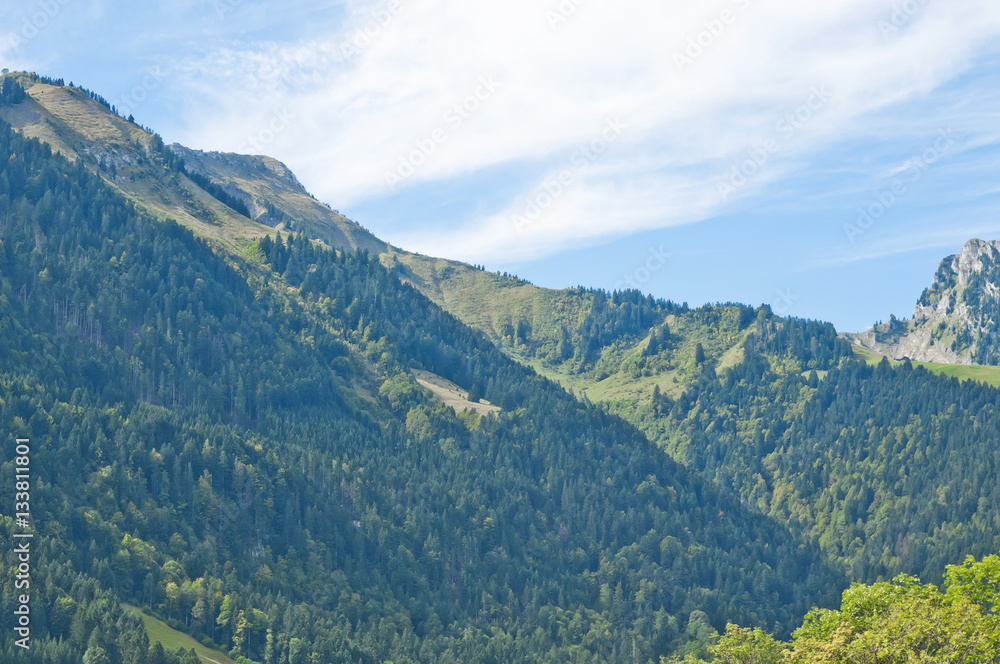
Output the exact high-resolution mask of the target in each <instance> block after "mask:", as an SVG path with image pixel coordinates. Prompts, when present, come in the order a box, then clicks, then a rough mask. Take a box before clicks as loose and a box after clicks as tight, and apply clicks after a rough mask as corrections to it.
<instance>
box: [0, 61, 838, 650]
mask: <svg viewBox="0 0 1000 664" xmlns="http://www.w3.org/2000/svg"><path fill="white" fill-rule="evenodd" d="M25 79H26V77H24V76H21V77H20V80H25ZM9 80H11V79H8V78H7V77H5V78H4V80H3V82H2V83H0V106H2V114H3V117H4V118H7V117H13V118H24V117H26V116H30V115H31V114H32V113H38V114H41V111H40V110H38V109H37V108H36V107H35V105H36V104H38V102H37V101H35V100H34V95H36V94H38V95H40V96H43V97H46V98H49V97H51V98H58V99H62V100H64V103H65V104H66V105H67V106H70V107H72V106H73V105H79V106H78V108H82V109H84V110H85V111H86V112H87V113H90V112H94V113H97V114H98V115H99V117H101V119H100V120H96V119H92V118H77V119H76V120H74V126H76V125H80V124H84V125H89V124H91V123H92V124H94V125H95V126H103V127H105V129H106V131H107V134H108V136H109V139H108V140H110V141H112V144H111V145H110V146H108V147H102V144H101V140H102V139H94V143H93V144H92V145H91V146H90V149H89V151H86V150H82V149H81V147H80V144H77V143H71V142H70V141H79V140H82V139H81V138H80V137H81V136H84V134H83V133H81V132H80V131H78V130H77V129H73V131H72V132H70V131H69V129H70V127H69V126H67V127H64V128H63V129H62V132H63V133H61V134H57V133H56V130H55V129H51V128H52V127H53V126H57V125H51V124H47V122H48V121H46V123H44V124H43V123H40V122H36V123H33V124H29V125H27V126H29V127H32V128H34V130H35V131H38V132H42V133H44V132H43V129H44V128H45V127H49V128H50V130H51V131H52V132H53V135H57V136H58V137H59V138H60V140H61V141H62V143H60V145H59V146H57V147H59V149H58V150H57V151H55V152H54V151H53V146H52V145H51V144H49V143H47V142H45V143H43V142H40V141H39V140H38V139H37V138H31V137H27V136H25V135H24V134H25V133H29V132H24V133H21V132H19V131H15V130H14V129H12V128H11V127H10V125H8V124H7V123H6V121H3V122H0V154H2V155H3V159H0V222H2V223H0V331H2V332H3V333H2V334H0V427H2V428H3V429H4V430H5V431H8V432H11V433H12V434H13V435H17V436H19V437H24V438H28V439H30V441H31V455H32V456H31V469H32V473H33V475H32V491H31V505H32V510H31V511H32V522H33V524H34V532H35V538H34V540H33V543H32V546H33V547H34V549H33V551H34V557H33V558H32V565H33V567H32V584H33V585H32V588H33V593H32V595H31V602H32V604H31V610H32V612H33V613H32V616H33V621H32V638H33V641H32V650H31V654H30V656H28V657H23V658H22V657H21V653H20V651H19V649H18V648H17V646H16V645H15V644H14V637H13V636H12V633H11V632H10V631H9V630H8V631H5V632H4V633H3V634H2V636H0V652H2V655H3V659H4V660H5V661H15V659H17V661H20V659H24V661H32V662H67V663H68V662H78V661H80V660H81V659H82V660H83V661H85V662H88V663H89V662H110V663H111V664H119V663H120V662H137V663H143V662H150V663H152V662H157V663H161V662H184V663H185V664H187V663H188V662H193V661H196V660H194V659H192V658H194V657H196V655H193V654H191V653H186V654H173V653H165V652H163V650H162V648H160V649H159V650H158V649H157V646H156V645H155V644H154V645H150V644H149V640H148V639H149V637H148V635H147V634H146V632H145V631H144V629H143V623H142V621H141V620H140V619H139V618H138V617H137V616H136V615H135V614H134V612H132V611H130V610H127V609H123V608H122V607H121V605H120V602H127V603H128V604H131V605H134V606H139V607H145V608H146V609H147V610H148V611H150V612H153V613H155V614H156V615H158V616H159V617H160V618H161V619H163V620H165V621H166V622H167V623H168V625H169V626H170V627H171V628H173V629H175V630H183V631H185V632H186V633H188V634H190V635H192V636H194V637H195V638H197V639H198V640H200V641H202V642H203V643H205V644H207V645H209V646H214V647H219V648H222V649H223V650H225V651H227V652H229V653H230V654H231V655H232V656H233V658H234V659H237V661H239V658H244V659H245V660H248V661H256V662H267V663H268V664H298V663H299V662H309V661H321V662H359V661H360V662H366V663H375V662H383V661H390V660H391V661H393V662H397V663H398V662H430V661H435V662H523V661H539V662H543V661H544V662H549V661H551V662H556V661H569V660H573V661H587V662H597V661H601V662H623V663H624V662H632V661H635V660H636V658H642V659H643V660H644V661H645V660H649V659H654V658H656V657H658V656H659V655H662V654H667V653H669V652H672V651H677V650H682V649H696V648H701V647H703V646H704V645H705V643H706V642H707V640H708V638H709V637H710V635H711V634H713V633H714V630H721V629H723V627H724V625H725V623H726V621H728V620H736V621H739V622H741V623H745V624H756V625H761V626H765V627H768V628H769V629H773V630H775V631H777V632H778V633H783V634H787V633H788V631H789V630H790V628H791V626H793V625H794V624H795V623H796V622H797V621H798V620H800V619H801V616H802V615H803V614H804V613H805V611H806V610H807V609H808V608H809V607H811V606H814V605H817V604H822V605H829V604H831V603H832V601H833V600H834V598H835V597H836V594H837V592H838V591H839V589H840V588H842V587H843V586H844V584H845V581H846V580H845V578H844V575H843V574H842V573H841V572H840V571H839V570H838V569H836V568H835V567H834V566H831V565H830V564H828V563H827V561H826V560H825V559H824V557H823V556H822V555H821V554H820V552H819V549H818V547H816V546H814V545H812V544H811V543H809V542H803V541H801V540H800V539H799V538H797V537H795V536H793V534H792V533H791V532H790V531H789V529H787V528H785V527H783V526H782V525H781V524H779V523H777V522H776V521H774V520H773V519H771V518H769V517H767V516H764V515H762V514H761V513H759V511H757V510H756V509H754V508H752V507H749V506H747V505H745V504H743V503H742V502H741V501H740V499H739V498H738V497H737V496H736V495H735V494H734V493H733V492H731V491H730V490H728V489H726V488H725V487H724V486H720V485H717V484H715V483H713V482H710V481H705V480H704V478H703V477H702V476H701V475H700V474H698V473H696V472H691V471H689V470H688V469H687V468H686V467H684V466H683V465H681V464H678V463H676V462H674V461H673V460H672V459H671V458H670V457H669V456H668V455H667V454H665V453H664V452H662V451H661V450H659V449H657V448H656V447H655V446H653V445H652V444H651V443H650V441H649V440H648V439H647V438H646V436H644V435H643V434H642V433H641V432H640V431H639V430H637V429H636V428H635V427H633V426H632V425H630V424H628V423H627V422H625V421H624V420H623V419H621V418H620V417H618V416H616V415H613V414H611V413H609V412H607V410H606V409H604V408H602V407H599V406H596V405H594V404H591V403H585V402H581V401H580V400H578V399H575V398H574V397H572V396H571V395H569V394H568V393H567V392H565V391H564V390H563V389H561V388H560V387H559V386H558V385H557V384H556V383H554V382H552V381H549V380H547V379H545V378H543V377H541V376H539V375H537V374H536V373H535V372H534V371H533V370H531V369H530V368H527V367H525V366H523V365H521V364H519V363H517V362H515V361H513V360H511V359H510V358H508V357H507V356H506V355H505V354H504V353H502V352H501V351H500V350H499V349H498V348H497V347H496V346H495V345H494V344H492V343H491V342H490V341H489V340H488V339H487V338H485V337H484V336H483V335H482V334H481V333H479V332H477V331H475V330H473V329H471V328H469V327H467V326H465V325H464V324H462V323H461V322H460V321H458V320H457V319H455V318H454V317H452V316H451V315H449V314H447V313H445V312H444V311H442V310H441V309H440V308H439V307H438V306H437V305H435V304H434V303H433V302H431V301H430V300H428V299H427V298H426V297H425V296H424V295H422V294H421V293H420V292H419V291H417V290H416V289H414V288H413V287H412V286H411V285H409V284H408V283H406V282H405V281H403V280H400V279H399V277H398V274H397V273H396V272H395V271H394V270H391V269H388V268H386V267H385V266H383V265H382V264H381V263H380V262H379V261H378V260H376V259H375V258H374V257H371V256H370V255H369V253H368V252H366V251H364V250H362V251H349V250H346V249H345V250H340V251H334V250H332V249H330V248H328V247H326V246H324V245H323V244H322V243H317V242H313V241H311V240H310V238H309V235H310V234H311V233H306V232H298V233H294V232H293V233H275V232H274V231H273V230H270V229H268V228H267V227H265V226H263V225H261V224H259V223H257V222H255V221H254V220H252V219H250V217H248V216H246V215H243V214H242V213H240V212H239V211H238V210H237V209H236V208H237V207H238V205H237V204H236V199H238V192H237V191H236V190H235V188H233V189H228V188H227V187H228V186H229V185H230V184H231V183H229V182H226V181H224V180H222V179H221V178H220V179H219V180H217V181H216V183H215V184H216V186H218V187H219V190H217V191H213V192H210V191H209V190H208V189H206V188H204V187H202V186H201V185H200V184H198V181H197V179H192V178H191V177H190V176H189V175H187V174H185V173H186V169H187V168H188V167H187V165H186V164H181V163H180V160H179V159H178V160H171V155H174V156H176V154H177V153H175V152H173V151H168V150H166V149H164V148H161V147H160V146H159V145H157V141H156V139H155V135H153V138H152V139H149V142H148V143H144V142H143V141H142V140H139V141H138V146H136V145H131V147H129V146H130V144H129V143H128V140H127V139H126V138H121V135H122V134H121V132H122V131H125V130H128V131H133V132H136V133H135V136H137V137H138V138H143V137H145V138H148V136H149V134H148V133H139V132H141V131H142V130H135V129H130V128H129V126H128V125H123V124H120V123H119V122H118V121H117V120H115V119H114V118H107V117H103V116H105V115H107V114H108V109H106V108H104V107H103V106H102V105H101V104H100V103H99V100H91V101H93V102H94V103H91V102H88V101H87V99H90V95H87V94H86V93H84V92H82V91H80V90H76V89H71V90H72V91H71V92H65V91H64V92H65V94H62V95H59V96H57V95H55V94H54V93H53V92H52V91H51V90H50V89H49V88H52V87H56V88H58V87H67V86H61V85H59V84H58V82H55V81H52V82H46V81H43V80H33V79H30V78H28V79H27V80H25V82H26V84H28V90H27V96H21V95H24V93H21V95H19V94H18V92H17V90H16V88H15V86H11V85H10V84H9ZM13 80H15V81H16V80H18V79H16V78H15V79H13ZM39 87H40V89H36V88H39ZM28 97H31V99H29V98H28ZM115 141H121V142H120V143H116V142H115ZM110 155H118V157H120V163H119V162H115V163H116V164H117V165H113V167H110V166H108V162H109V160H110V159H111V157H110ZM71 157H73V158H72V159H71ZM140 157H141V159H142V161H139V158H140ZM205 159H206V160H208V159H210V158H205ZM102 160H103V162H104V167H102V166H101V162H102ZM238 163H239V164H241V165H245V164H247V163H252V162H251V161H249V160H243V161H240V162H238ZM259 163H262V162H259ZM265 168H267V167H266V166H265ZM268 170H269V171H270V172H271V173H272V174H271V175H268V176H267V177H268V178H270V179H271V180H272V181H273V182H276V181H281V182H284V185H286V186H287V187H288V188H289V190H290V192H291V193H293V194H294V193H298V192H297V191H296V189H295V187H294V185H293V184H292V183H291V182H290V180H289V179H288V178H287V177H285V176H283V175H282V174H281V173H278V172H276V171H274V170H273V169H271V168H268ZM273 182H272V186H278V185H277V184H273ZM249 189H250V188H249V186H247V189H240V191H244V192H247V190H249ZM168 190H169V191H168ZM157 191H158V192H160V193H162V194H163V196H161V197H157V196H153V195H152V193H151V192H157ZM185 191H186V192H188V193H189V195H190V197H191V200H193V201H205V202H204V203H203V205H204V208H205V210H207V211H208V212H210V213H212V214H211V215H207V213H205V214H206V215H207V216H209V217H210V218H209V219H208V220H207V221H206V220H204V219H200V218H197V217H195V216H194V215H193V214H192V213H193V212H198V209H197V208H196V207H193V206H192V205H189V204H187V203H186V202H185V199H184V198H183V194H182V193H181V192H185ZM227 192H228V193H227ZM224 193H225V194H226V195H227V196H229V197H231V198H232V199H233V200H227V199H225V197H224V196H223V194H224ZM250 193H251V194H254V195H260V191H259V190H257V191H253V190H251V191H250ZM140 194H142V195H143V196H149V197H151V200H148V201H147V200H145V198H143V199H140V198H139V195H140ZM289 195H291V194H289ZM208 199H211V201H215V202H214V203H213V202H211V201H209V200H208ZM283 200H287V199H283ZM165 201H166V202H165ZM244 205H246V201H245V200H244ZM223 208H226V209H223ZM171 210H173V211H175V212H177V214H178V217H179V219H178V222H179V221H181V220H183V222H184V225H181V224H180V223H178V222H175V221H173V220H170V219H165V218H164V216H165V215H166V213H167V212H169V211H171ZM227 210H228V211H227ZM248 211H250V212H252V211H251V210H249V209H248ZM212 215H214V216H212ZM268 218H269V219H271V218H273V217H268ZM328 219H331V220H333V221H332V222H331V223H333V222H336V218H335V217H328ZM315 223H317V224H318V223H319V222H315ZM296 224H304V222H302V221H299V220H296V219H293V220H292V228H293V230H294V229H295V227H296ZM220 228H221V229H223V230H225V231H228V230H234V229H238V230H239V231H240V232H241V233H246V235H238V236H233V237H222V236H221V235H220V233H221V232H222V231H220V230H219V229H220ZM300 228H301V226H300ZM192 229H196V230H198V231H199V232H200V231H204V232H205V236H204V237H199V236H197V235H195V232H194V230H192ZM309 230H310V231H311V230H313V229H309ZM269 231H270V232H269ZM251 233H256V234H257V235H256V237H255V239H246V238H248V237H253V236H252V235H250V234H251ZM345 236H346V235H345ZM240 237H242V238H244V240H245V241H243V242H242V244H241V243H240V241H239V239H240ZM416 370H420V371H421V372H423V373H421V375H422V376H424V377H426V376H428V375H430V376H437V377H440V378H441V379H443V380H446V381H450V382H451V383H453V384H455V385H457V386H459V387H460V388H462V389H464V390H468V391H469V392H478V393H479V394H481V395H482V397H483V398H485V399H487V400H488V401H489V402H491V403H492V404H494V405H495V406H496V407H497V408H498V409H499V410H495V411H494V412H493V413H492V414H486V415H483V416H481V415H478V414H474V413H470V412H456V411H455V410H454V409H452V408H451V407H448V406H446V405H445V403H444V402H442V401H441V400H439V399H438V397H437V396H435V394H434V393H432V392H431V391H428V390H424V389H423V388H422V387H421V386H420V383H419V382H418V381H417V379H416V378H415V377H414V371H416ZM468 396H469V398H472V396H473V395H472V394H469V395H468ZM3 468H4V471H5V472H6V473H7V476H8V477H12V476H13V474H14V473H13V469H14V460H13V458H12V457H10V456H5V457H3ZM14 488H15V487H14V485H13V484H12V483H3V485H2V487H0V504H2V505H4V506H7V505H13V504H14V499H15V494H14ZM0 509H2V510H6V509H7V508H6V507H3V508H0ZM11 517H12V515H10V514H9V513H6V511H4V516H3V520H2V523H0V528H2V529H3V530H4V532H5V535H6V536H7V538H8V541H10V539H11V538H12V536H13V534H14V533H15V532H19V529H21V528H22V526H20V525H17V524H16V523H15V522H14V521H13V519H12V518H11ZM18 564H19V561H18V558H17V554H16V553H15V552H14V551H13V550H12V549H6V550H5V552H4V557H3V565H4V570H3V574H2V576H0V585H3V588H4V592H3V593H2V596H0V606H2V609H3V610H4V611H9V612H11V613H13V611H14V610H15V608H16V606H15V604H16V602H17V599H16V598H17V597H18V593H17V592H15V588H14V582H15V576H14V573H13V570H14V569H15V568H16V567H17V565H18Z"/></svg>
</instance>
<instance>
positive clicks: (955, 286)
mask: <svg viewBox="0 0 1000 664" xmlns="http://www.w3.org/2000/svg"><path fill="white" fill-rule="evenodd" d="M998 320H1000V242H997V241H988V240H981V239H978V238H974V239H971V240H969V241H968V242H966V243H965V245H964V246H963V247H962V250H961V251H960V252H959V253H957V254H953V255H951V256H948V257H947V258H945V259H944V260H943V261H941V264H940V265H939V266H938V269H937V272H936V273H935V275H934V280H933V282H932V283H931V286H930V287H929V288H927V289H926V290H925V291H924V292H923V294H922V295H921V296H920V300H919V301H918V302H917V304H916V306H915V307H914V309H913V318H912V319H911V320H909V321H901V320H898V319H896V318H895V316H892V317H890V319H889V322H888V323H882V324H878V325H876V326H874V327H873V328H872V329H870V330H868V331H867V332H862V333H860V334H848V335H846V336H847V337H848V338H849V339H851V341H853V342H854V343H855V344H858V345H860V346H864V347H866V348H870V349H872V350H875V351H877V352H879V353H882V354H884V355H888V356H889V357H893V358H896V359H903V358H908V359H911V360H915V361H920V362H944V363H948V364H1000V340H998V339H997V335H996V330H997V321H998Z"/></svg>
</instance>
